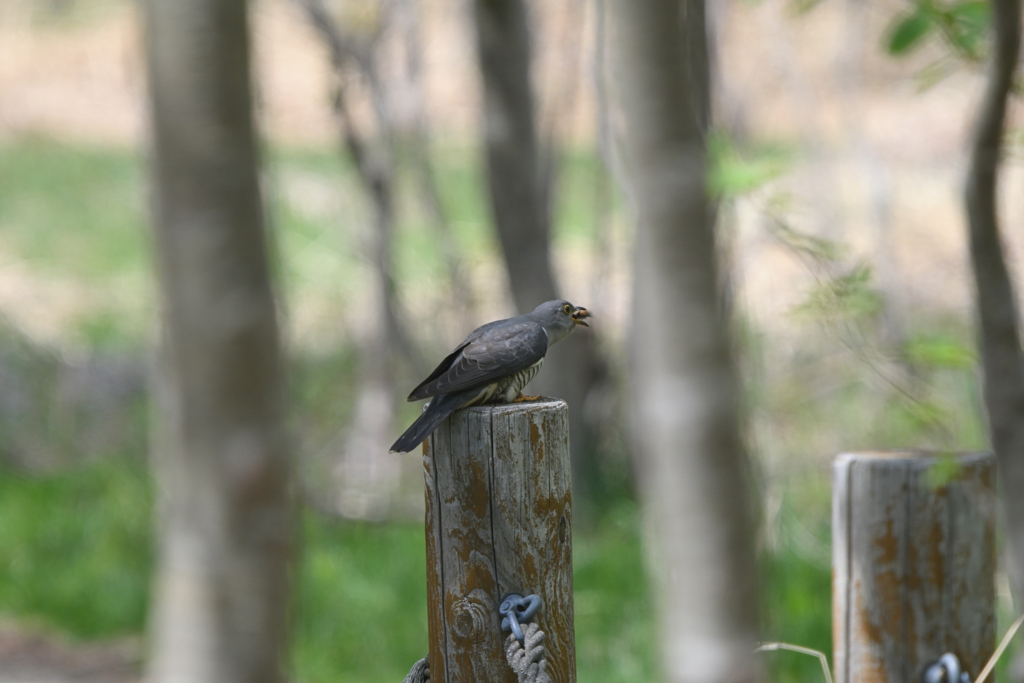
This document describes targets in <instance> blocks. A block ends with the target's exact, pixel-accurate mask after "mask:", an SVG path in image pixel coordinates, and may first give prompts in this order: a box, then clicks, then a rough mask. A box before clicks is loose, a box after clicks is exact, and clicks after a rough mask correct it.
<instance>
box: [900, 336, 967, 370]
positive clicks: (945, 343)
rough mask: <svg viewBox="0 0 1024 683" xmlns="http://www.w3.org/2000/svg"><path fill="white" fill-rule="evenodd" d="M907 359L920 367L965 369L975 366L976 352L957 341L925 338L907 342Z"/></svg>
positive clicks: (931, 337)
mask: <svg viewBox="0 0 1024 683" xmlns="http://www.w3.org/2000/svg"><path fill="white" fill-rule="evenodd" d="M905 352H906V354H907V358H908V359H909V360H910V361H911V362H913V363H917V364H919V365H927V366H931V367H936V368H953V369H963V368H970V367H973V366H974V363H975V356H974V351H973V350H971V349H970V348H969V347H967V346H965V345H964V344H961V343H960V342H958V341H956V340H955V339H950V338H949V337H943V336H924V337H918V338H916V339H911V340H910V341H908V342H907V345H906V348H905Z"/></svg>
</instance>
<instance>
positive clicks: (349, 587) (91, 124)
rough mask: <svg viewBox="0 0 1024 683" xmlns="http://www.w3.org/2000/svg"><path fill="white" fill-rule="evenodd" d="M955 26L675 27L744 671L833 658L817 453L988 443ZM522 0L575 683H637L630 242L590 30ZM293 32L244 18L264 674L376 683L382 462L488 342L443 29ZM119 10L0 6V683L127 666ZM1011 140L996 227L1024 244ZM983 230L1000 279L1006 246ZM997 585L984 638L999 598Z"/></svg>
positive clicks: (1023, 176)
mask: <svg viewBox="0 0 1024 683" xmlns="http://www.w3.org/2000/svg"><path fill="white" fill-rule="evenodd" d="M960 4H961V5H964V6H966V7H967V9H966V10H964V15H963V16H964V17H965V18H964V19H963V23H962V25H963V26H964V27H966V28H963V31H962V33H961V34H953V33H948V32H947V33H944V32H943V31H941V30H939V29H938V28H935V27H928V26H923V27H922V26H921V25H920V22H918V24H919V25H918V26H917V27H916V28H915V25H914V22H913V21H908V18H909V17H912V16H913V12H914V8H915V5H914V4H913V3H911V2H909V1H906V0H875V1H873V2H867V1H866V0H820V1H819V2H813V1H808V0H802V1H801V0H760V1H758V0H745V1H743V0H720V1H718V2H714V3H709V7H710V10H711V12H712V17H711V20H712V26H713V31H714V34H715V43H714V46H713V53H714V65H713V70H714V75H715V79H716V102H715V116H716V119H717V132H716V134H715V137H714V138H713V140H712V141H711V149H712V152H713V159H714V172H713V184H714V189H715V191H716V193H717V194H718V195H719V197H720V198H721V205H720V213H719V226H720V234H721V235H722V244H723V249H722V252H723V255H722V258H723V260H724V262H725V265H726V267H725V269H724V272H728V282H727V283H726V284H727V286H726V291H727V292H728V294H729V305H730V306H731V310H732V311H733V317H734V324H735V331H736V340H737V349H736V351H737V354H738V357H739V358H740V361H741V367H742V373H743V378H744V381H745V398H746V402H745V417H746V425H747V440H748V443H749V445H750V447H751V451H752V454H753V456H754V462H755V465H756V482H757V485H758V491H759V501H758V502H759V508H758V509H759V520H760V522H759V523H760V529H759V533H758V543H759V549H760V551H761V553H762V554H761V557H762V559H763V562H762V571H763V573H764V587H765V606H764V615H763V623H764V627H763V636H764V638H765V639H766V640H783V641H787V642H790V643H795V644H799V645H803V646H808V647H813V648H816V649H819V650H823V651H826V652H830V651H831V625H830V601H829V596H830V562H831V554H830V553H831V550H830V534H829V515H830V489H829V477H830V463H831V459H832V457H833V456H834V455H835V454H837V453H840V452H842V451H845V450H863V449H875V448H901V447H909V448H935V449H939V450H970V449H980V448H984V447H985V444H986V437H985V431H984V423H983V420H982V417H981V415H982V413H981V399H980V395H979V387H978V382H977V377H976V351H975V345H974V341H973V332H972V320H971V308H970V302H971V291H972V290H971V285H970V278H969V271H968V260H967V251H966V238H965V236H966V229H965V225H964V216H963V211H962V208H961V207H962V200H961V196H962V191H961V185H962V178H963V175H964V171H965V168H966V152H967V141H968V136H969V133H970V130H971V123H972V117H973V113H974V111H975V109H976V106H977V103H978V100H979V97H980V94H981V90H982V87H983V84H984V79H983V73H982V67H983V64H982V59H981V57H982V55H983V54H984V50H983V48H982V47H980V46H979V45H980V41H982V39H983V35H984V31H983V29H984V26H985V22H987V17H988V15H987V10H986V9H985V5H984V3H960ZM529 5H530V10H531V15H530V28H531V36H532V41H533V50H534V61H533V86H534V89H535V93H536V98H537V118H536V120H537V134H538V138H539V140H540V141H541V145H542V151H541V155H542V157H543V158H544V160H545V164H546V166H545V168H546V169H547V175H546V181H547V182H548V183H549V185H548V186H549V204H550V206H549V207H548V208H549V211H550V216H551V236H550V257H551V261H552V264H553V267H554V272H555V276H556V278H557V282H558V286H559V289H560V292H561V293H562V294H563V295H564V296H565V298H567V299H569V300H570V301H572V302H573V303H575V304H577V305H581V306H586V307H587V308H589V309H590V310H591V311H592V312H593V313H594V314H595V320H594V324H593V326H592V327H591V330H589V334H591V335H592V343H591V344H590V346H589V347H588V350H587V353H588V354H590V355H592V356H593V358H594V359H595V360H594V361H593V364H594V367H596V368H599V371H595V372H593V373H590V374H589V375H588V377H590V378H591V379H592V381H590V382H589V383H588V385H587V386H586V387H584V388H583V389H581V390H580V391H581V392H582V393H581V394H580V395H581V399H580V400H579V401H577V402H574V404H573V409H574V410H578V412H579V413H580V415H581V416H582V417H581V422H580V425H577V426H576V427H574V429H582V430H586V433H585V435H584V436H580V433H579V432H578V431H574V434H573V439H574V444H575V443H577V442H578V443H580V444H582V446H579V447H577V448H583V449H584V450H585V452H584V453H583V454H582V455H579V457H580V458H583V459H584V460H583V462H585V463H587V468H586V472H587V473H588V475H587V479H588V481H587V482H585V483H583V484H582V485H583V486H584V491H583V493H582V494H580V493H577V498H576V500H575V504H576V505H577V506H578V508H579V509H581V510H585V511H586V513H585V514H582V515H580V517H579V518H578V519H577V522H578V524H577V527H576V529H575V537H574V540H575V554H574V561H575V587H576V594H575V610H576V643H577V653H578V669H579V679H580V680H582V681H594V682H598V681H609V682H617V681H644V680H653V677H654V661H655V658H654V644H653V638H652V635H653V628H654V627H653V625H652V622H651V618H652V617H651V614H652V612H651V608H650V605H649V602H648V593H647V588H646V583H645V579H644V570H643V567H642V563H641V562H642V560H641V558H642V554H641V552H640V540H641V539H640V536H641V533H640V525H639V519H638V513H637V508H636V503H635V495H634V487H633V468H634V465H633V463H632V460H631V458H630V453H629V449H628V444H627V439H626V437H625V435H624V425H623V420H624V414H625V411H624V408H623V405H622V404H623V401H624V398H625V394H624V386H623V380H622V376H623V371H624V362H625V354H624V350H623V345H624V343H625V339H626V335H625V329H624V327H625V325H626V323H627V322H628V316H629V302H630V283H631V272H630V268H631V262H632V261H631V244H632V230H633V228H632V225H631V218H630V211H629V202H628V198H627V197H625V196H623V195H622V193H621V192H620V191H619V190H618V189H617V188H618V187H619V185H618V183H617V182H616V175H617V174H618V173H620V165H619V162H618V160H617V159H616V155H615V153H614V145H613V144H612V139H611V138H612V132H611V131H612V130H613V129H614V127H615V125H616V122H615V121H614V115H615V112H614V109H613V110H611V112H612V113H611V114H609V113H608V112H609V110H608V108H607V107H606V106H605V105H606V100H607V97H608V96H607V71H608V67H607V55H606V40H605V32H606V25H605V18H604V11H605V10H604V7H603V0H559V1H557V2H551V1H548V2H539V1H534V2H531V3H529ZM310 6H311V5H310V4H309V3H306V2H300V1H297V0H296V1H289V0H257V1H256V2H254V3H253V10H254V11H253V14H252V17H253V48H254V51H255V67H256V92H257V101H258V102H257V115H258V119H259V123H260V127H261V133H262V138H263V141H264V144H263V150H264V171H265V175H264V177H263V183H264V193H265V197H266V198H267V202H268V212H269V215H270V223H271V226H272V239H273V241H274V245H273V247H274V268H275V271H276V277H277V282H278V285H279V288H280V291H281V293H282V297H281V301H280V308H281V314H282V320H283V325H284V329H285V336H286V347H287V354H288V359H289V390H290V406H291V412H290V426H291V430H292V435H293V438H294V439H295V445H296V452H297V453H298V454H299V464H298V468H299V480H300V488H301V492H302V500H303V503H304V506H303V516H302V519H303V522H302V523H303V527H302V528H303V531H302V542H303V544H304V556H303V560H302V562H301V564H300V566H299V567H298V570H297V576H296V579H295V580H296V584H297V588H296V594H295V595H296V598H295V601H296V604H295V630H294V636H295V640H294V647H293V655H292V656H293V669H292V670H293V678H294V680H296V681H299V682H301V683H321V682H322V683H326V682H328V681H353V682H376V681H394V680H401V678H402V676H404V674H405V672H406V671H407V670H408V667H409V665H410V664H411V663H412V662H413V661H415V660H416V659H419V658H420V657H422V656H423V653H424V652H425V648H426V644H427V637H426V628H427V627H426V590H425V568H424V550H423V527H422V506H423V500H422V473H421V458H420V455H419V454H418V453H413V454H407V455H396V454H391V455H387V456H385V455H383V453H384V452H385V451H386V450H387V444H389V443H390V442H391V441H392V440H393V439H394V437H395V436H397V434H399V433H400V432H401V430H402V429H403V428H404V426H405V425H406V424H407V423H408V422H409V421H411V419H412V418H413V417H414V416H415V415H416V414H417V411H418V408H419V407H418V405H409V404H406V403H404V401H402V399H403V397H404V396H405V394H406V393H407V392H408V390H409V389H410V388H411V387H412V386H414V385H415V384H416V383H417V381H418V379H419V378H421V376H423V375H425V372H426V371H429V369H430V367H432V366H433V363H434V362H436V361H437V360H438V359H439V358H441V357H442V356H443V355H444V354H445V353H447V351H448V350H449V349H450V348H451V347H452V346H453V345H454V344H455V343H457V342H458V341H459V340H460V339H461V338H462V337H463V336H464V335H465V334H466V333H467V332H468V331H470V330H471V329H473V328H474V327H476V326H477V325H479V324H482V323H484V322H487V321H490V320H494V319H497V318H500V317H506V316H508V315H513V314H515V313H517V311H516V306H515V305H514V303H513V301H514V296H513V294H514V293H513V292H512V291H511V289H510V285H509V280H508V278H507V277H506V276H505V272H506V271H505V265H504V262H503V260H502V257H501V252H500V250H499V246H498V244H499V243H498V235H497V233H496V231H495V227H494V225H493V223H492V219H491V212H490V208H489V199H488V194H487V193H488V188H487V180H486V174H485V172H484V166H483V156H482V152H481V139H482V123H481V122H482V116H483V112H482V105H481V103H482V94H481V86H480V75H479V66H478V59H477V51H476V38H475V34H474V28H473V20H472V16H471V13H470V12H469V11H468V8H467V6H466V5H465V4H464V3H449V2H441V1H439V0H401V1H399V0H395V1H393V2H374V1H371V0H331V1H330V2H325V3H324V4H323V5H322V7H323V8H324V9H325V11H326V14H324V15H322V16H319V17H317V16H316V15H315V13H314V12H311V11H310V9H309V8H310ZM958 6H959V5H958ZM979 7H980V9H979ZM972 12H973V13H979V12H980V14H977V16H975V15H974V14H971V13H972ZM137 15H138V13H137V8H136V6H135V4H134V3H132V2H129V1H128V0H3V1H2V2H0V682H3V683H7V681H13V680H25V678H24V677H25V676H30V675H31V676H42V675H46V676H49V677H50V678H46V679H45V680H55V681H59V680H72V679H74V680H89V681H97V682H100V681H103V682H106V681H129V680H138V678H139V675H140V673H139V672H140V666H141V661H142V659H143V656H144V652H143V648H142V640H141V634H142V632H143V630H144V628H145V626H146V616H147V600H148V591H149V588H150V572H151V569H152V563H153V547H154V544H153V522H152V512H151V504H152V498H153V495H152V488H151V484H150V482H149V478H148V474H147V437H148V425H147V422H148V418H149V407H148V405H147V392H146V385H147V375H148V372H149V360H150V355H151V349H152V346H153V343H154V341H155V331H156V322H157V320H156V311H157V305H156V301H155V280H154V276H153V258H152V253H151V252H152V249H151V244H150V232H149V227H148V204H147V201H148V200H147V196H148V185H147V184H148V180H147V171H146V159H147V145H148V141H147V131H146V121H147V111H146V106H147V105H146V84H145V69H144V67H143V57H142V51H141V37H140V27H139V18H138V16H137ZM972 22H974V23H972ZM972 26H974V27H975V28H974V29H972V28H971V27H972ZM972 30H973V31H974V33H971V31H972ZM332 31H334V32H335V35H334V38H337V37H338V36H339V35H340V36H341V37H342V38H343V39H344V45H345V46H346V47H345V49H344V50H341V51H339V50H338V49H337V45H333V46H332ZM1020 119H1021V111H1020V107H1019V105H1015V108H1014V109H1013V110H1012V113H1011V124H1013V123H1019V121H1020ZM1015 130H1016V129H1015V128H1013V129H1012V130H1011V143H1010V145H1009V152H1010V156H1009V158H1008V159H1007V162H1006V165H1005V169H1004V173H1006V175H1005V176H1004V177H1005V181H1004V185H1003V192H1002V198H1001V201H1002V203H1003V205H1002V207H1001V210H1002V212H1003V216H1004V220H1005V222H1006V223H1005V224H1006V225H1009V226H1013V225H1017V224H1019V223H1020V221H1021V219H1022V218H1024V193H1022V192H1021V191H1020V187H1022V181H1024V173H1022V171H1024V165H1022V163H1021V158H1020V154H1019V149H1020V144H1019V143H1020V134H1019V132H1014V131H1015ZM360 151H361V153H362V156H361V157H360V156H359V155H360ZM359 159H362V161H361V162H359V163H357V160H359ZM381 184H383V186H384V187H385V188H386V192H383V193H382V192H374V191H369V190H370V189H371V188H378V189H379V188H380V187H381V186H382V185H381ZM382 215H385V216H388V217H389V218H388V221H389V222H388V224H387V230H385V231H382V230H381V229H380V226H381V223H380V220H381V216H382ZM1004 237H1005V239H1006V241H1007V243H1006V247H1007V256H1008V258H1009V259H1010V261H1011V263H1012V265H1013V266H1014V267H1016V268H1018V269H1019V267H1020V265H1021V263H1020V261H1021V259H1022V258H1024V235H1022V234H1021V233H1020V232H1019V231H1016V232H1015V231H1012V230H1009V231H1007V233H1006V234H1005V236H1004ZM382 285H383V286H382ZM537 303H539V302H537ZM384 331H392V332H394V333H395V334H394V335H391V336H389V338H390V339H392V340H394V344H388V345H383V346H382V345H381V344H380V343H379V342H380V339H381V338H382V335H385V332H384ZM585 332H586V331H585ZM574 336H575V337H578V336H581V335H580V334H579V333H578V334H577V335H574ZM382 355H383V357H382ZM382 367H383V368H387V371H382V370H381V368H382ZM551 372H554V371H553V370H552V368H551V367H548V368H546V369H545V373H551ZM577 456H578V454H577V453H575V452H574V458H577ZM576 484H580V482H578V481H577V482H576ZM997 590H998V591H999V599H1000V601H1001V602H1000V604H1001V605H1002V607H1001V609H1002V613H1001V619H1003V620H1004V621H1005V619H1006V618H1007V617H1008V616H1009V615H1010V609H1011V608H1010V604H1009V589H1008V586H1007V583H1006V581H1005V579H1002V578H1001V579H1000V580H999V581H997ZM351 615H359V618H358V620H355V619H353V618H352V616H351ZM1004 627H1005V624H1004V623H1002V622H1001V624H1000V627H999V628H998V629H997V631H998V632H999V633H1001V632H1002V631H1003V630H1004ZM770 657H771V660H770V662H771V667H772V675H773V680H776V681H804V680H820V678H819V677H820V669H818V665H817V663H816V662H815V661H814V660H810V661H804V659H805V658H803V657H801V656H800V655H795V654H788V653H779V654H772V655H770ZM26 672H27V673H26ZM40 672H42V673H40ZM18 676H21V677H22V678H18ZM32 680H35V679H32ZM40 680H42V679H40Z"/></svg>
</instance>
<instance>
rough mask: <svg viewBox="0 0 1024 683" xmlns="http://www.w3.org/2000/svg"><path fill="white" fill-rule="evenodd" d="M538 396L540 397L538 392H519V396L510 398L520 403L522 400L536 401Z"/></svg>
mask: <svg viewBox="0 0 1024 683" xmlns="http://www.w3.org/2000/svg"><path fill="white" fill-rule="evenodd" d="M538 398H540V394H537V395H536V396H527V395H526V394H519V397H518V398H514V399H512V402H513V403H522V402H523V401H536V400H537V399H538Z"/></svg>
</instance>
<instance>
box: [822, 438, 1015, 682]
mask: <svg viewBox="0 0 1024 683" xmlns="http://www.w3.org/2000/svg"><path fill="white" fill-rule="evenodd" d="M950 457H954V458H955V459H956V463H957V464H956V468H955V470H953V471H952V472H951V475H950V476H949V477H948V480H946V481H939V480H938V479H937V478H936V476H935V472H936V471H937V470H934V469H933V468H935V467H936V466H938V465H939V464H940V462H942V458H950ZM942 467H943V468H948V467H949V464H948V463H944V464H943V465H942ZM994 474H995V460H994V458H993V457H992V456H991V455H990V454H985V453H968V454H958V455H955V456H939V455H936V454H931V453H923V452H907V451H904V452H874V453H853V454H844V455H841V456H839V457H838V458H836V461H835V463H834V467H833V515H832V520H833V531H832V536H833V587H832V591H833V595H832V598H833V638H834V663H835V673H836V681H837V682H838V683H853V682H857V683H875V682H884V681H895V680H903V681H910V680H917V679H918V678H919V676H920V673H921V669H922V668H923V667H924V666H925V665H926V664H928V663H930V662H931V661H933V660H935V659H937V658H938V657H939V656H940V655H942V654H943V653H945V652H953V653H954V654H956V655H957V656H958V657H959V658H960V661H961V662H962V663H963V665H964V666H965V668H966V670H967V671H969V672H970V673H971V675H972V676H976V675H977V674H978V672H979V671H980V669H981V667H982V666H983V665H984V663H985V661H986V660H987V658H988V657H989V655H990V654H991V653H992V649H993V646H994V640H995V618H994V615H995V591H994V587H993V581H994V571H995V568H994V563H995V537H994V530H995V498H994V490H993V477H994Z"/></svg>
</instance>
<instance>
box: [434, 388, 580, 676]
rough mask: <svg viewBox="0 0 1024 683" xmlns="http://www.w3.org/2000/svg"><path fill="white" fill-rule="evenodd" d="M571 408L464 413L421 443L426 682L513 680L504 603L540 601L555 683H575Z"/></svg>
mask: <svg viewBox="0 0 1024 683" xmlns="http://www.w3.org/2000/svg"><path fill="white" fill-rule="evenodd" d="M568 416H569V411H568V408H567V406H566V404H565V402H564V401H559V400H554V399H543V400H541V401H538V402H531V403H513V404H510V405H503V406H486V407H478V408H468V409H465V410H460V411H458V412H456V413H455V414H454V415H452V416H451V418H449V419H448V420H445V421H444V422H443V423H442V424H441V426H440V427H438V428H437V430H435V431H434V433H433V435H432V436H431V437H430V438H429V439H428V440H427V442H426V445H425V446H424V456H423V466H424V474H425V480H426V502H427V512H426V535H427V601H428V621H429V628H430V679H431V681H433V682H435V683H441V682H444V683H476V682H480V683H484V682H486V683H499V682H501V681H508V682H510V683H515V681H516V676H515V674H514V673H513V672H512V670H511V669H510V668H509V666H508V663H507V662H506V660H505V653H504V641H505V636H506V634H504V633H502V631H501V625H500V622H501V619H500V618H499V616H498V605H499V603H500V600H501V599H502V597H504V596H505V595H506V594H507V593H509V592H515V593H520V594H522V595H527V594H536V595H539V596H540V597H541V599H542V600H543V606H542V607H541V611H540V614H539V617H538V618H537V619H535V621H539V624H540V627H541V629H542V630H543V631H544V632H545V634H546V635H547V641H546V649H547V656H546V659H547V666H548V674H549V675H550V676H551V680H552V681H553V683H574V682H575V680H576V645H575V641H574V638H573V603H572V502H571V497H570V491H569V421H568Z"/></svg>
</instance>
